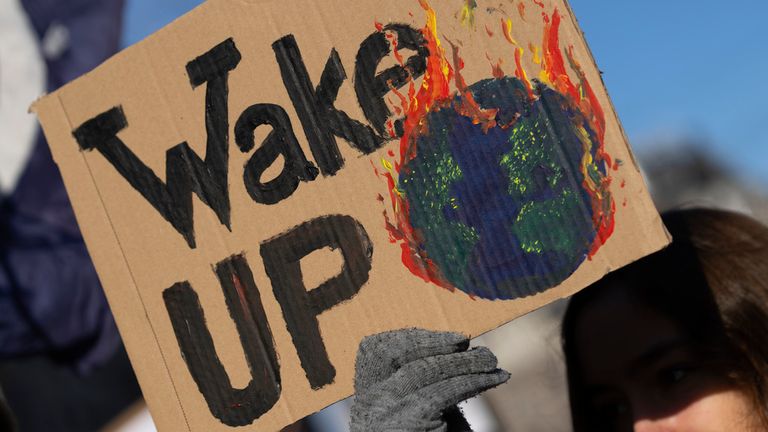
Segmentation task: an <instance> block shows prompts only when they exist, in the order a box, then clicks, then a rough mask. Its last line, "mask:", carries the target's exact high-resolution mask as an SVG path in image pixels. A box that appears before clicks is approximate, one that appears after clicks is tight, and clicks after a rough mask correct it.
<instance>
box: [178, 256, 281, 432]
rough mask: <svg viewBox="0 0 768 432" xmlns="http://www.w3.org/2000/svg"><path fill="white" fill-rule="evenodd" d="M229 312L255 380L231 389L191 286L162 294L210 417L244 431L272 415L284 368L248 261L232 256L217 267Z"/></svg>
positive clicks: (182, 351) (181, 286)
mask: <svg viewBox="0 0 768 432" xmlns="http://www.w3.org/2000/svg"><path fill="white" fill-rule="evenodd" d="M215 271H216V276H218V279H219V282H220V283H221V287H222V289H223V291H224V298H225V300H226V304H227V308H228V309H229V313H230V316H231V317H232V320H233V321H234V322H235V325H236V327H237V331H238V333H239V334H240V342H241V343H242V346H243V350H244V351H245V359H246V362H247V363H248V367H249V368H250V372H251V378H252V379H251V381H250V382H249V383H248V386H246V387H245V388H244V389H235V388H232V385H231V383H230V380H229V376H228V375H227V372H226V370H225V369H224V366H223V365H222V364H221V361H220V360H219V358H218V356H217V355H216V348H215V347H214V344H213V339H212V337H211V333H210V331H208V327H207V325H206V323H205V316H204V314H203V308H202V306H201V305H200V300H199V298H198V296H197V293H195V291H194V290H193V289H192V287H191V286H190V284H189V283H188V282H181V283H177V284H175V285H173V286H172V287H170V288H168V289H166V290H165V291H164V292H163V300H164V301H165V306H166V308H167V310H168V315H169V316H170V319H171V324H172V325H173V330H174V332H175V334H176V339H177V341H178V343H179V348H180V349H181V353H182V357H183V358H184V361H185V362H186V363H187V367H188V368H189V372H190V374H191V375H192V378H193V379H194V381H195V383H196V384H197V388H198V389H199V390H200V393H202V395H203V397H204V398H205V401H206V402H207V404H208V407H209V409H210V410H211V413H212V414H213V415H214V416H215V417H216V418H218V419H219V420H221V421H222V422H223V423H224V424H226V425H228V426H245V425H249V424H251V423H253V421H254V420H256V419H257V418H259V417H260V416H261V415H263V414H264V413H266V412H267V411H269V410H270V409H271V408H272V407H273V406H274V405H275V403H276V402H277V400H278V399H279V398H280V390H281V388H280V366H279V364H278V362H277V355H276V353H275V347H274V341H273V339H272V332H271V330H270V328H269V323H268V322H267V317H266V314H265V312H264V307H263V306H262V304H261V297H260V296H259V291H258V289H257V287H256V283H255V282H254V280H253V274H252V273H251V270H250V268H249V267H248V263H247V261H246V260H245V257H243V256H240V255H238V256H233V257H231V258H229V259H227V260H224V261H222V262H221V263H219V264H218V265H216V268H215Z"/></svg>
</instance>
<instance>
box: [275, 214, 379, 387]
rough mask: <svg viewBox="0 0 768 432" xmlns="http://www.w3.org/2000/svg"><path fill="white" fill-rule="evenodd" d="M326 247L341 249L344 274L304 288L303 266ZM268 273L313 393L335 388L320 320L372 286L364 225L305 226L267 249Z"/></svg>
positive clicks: (339, 219)
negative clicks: (363, 287) (320, 389)
mask: <svg viewBox="0 0 768 432" xmlns="http://www.w3.org/2000/svg"><path fill="white" fill-rule="evenodd" d="M326 247H330V248H331V249H334V250H335V249H337V248H339V249H340V250H341V254H342V256H343V258H344V265H343V267H342V269H341V272H340V273H339V274H338V275H336V276H334V277H332V278H331V279H329V280H327V281H325V282H323V283H322V284H321V285H320V286H318V287H317V288H315V289H312V290H308V289H307V287H306V286H304V281H303V278H302V274H301V260H302V258H304V257H306V256H307V255H309V254H310V253H312V252H314V251H316V250H320V249H323V248H326ZM261 256H262V257H263V259H264V267H265V269H266V271H267V275H268V276H269V278H270V279H271V281H272V289H273V290H274V293H275V297H276V298H277V300H278V302H279V303H280V306H281V308H282V310H283V317H284V318H285V321H286V324H287V327H288V331H289V332H290V333H291V338H292V339H293V344H294V345H295V346H296V350H297V352H298V354H299V360H300V361H301V366H302V368H303V369H304V371H305V373H306V374H307V378H308V379H309V383H310V385H311V386H312V388H313V389H319V388H321V387H323V386H325V385H328V384H330V383H332V382H333V380H334V378H335V376H336V370H335V369H334V367H333V365H332V364H331V362H330V360H329V358H328V352H327V351H326V349H325V344H324V343H323V338H322V335H321V334H320V326H319V324H318V321H317V317H318V316H319V315H320V314H322V313H323V312H325V311H327V310H329V309H331V308H333V307H334V306H337V305H339V304H340V303H342V302H344V301H347V300H349V299H351V298H352V297H354V296H355V294H357V293H358V292H359V291H360V288H362V286H363V285H364V284H365V283H366V282H367V281H368V274H369V272H370V270H371V260H372V256H373V246H372V244H371V240H370V239H369V238H368V235H367V233H366V232H365V229H364V228H363V226H362V225H360V223H359V222H357V221H356V220H355V219H353V218H352V217H350V216H340V215H333V216H325V217H321V218H317V219H313V220H311V221H308V222H305V223H303V224H301V225H299V226H297V227H295V228H293V229H292V230H290V231H288V232H287V233H284V234H281V235H280V236H278V237H276V238H273V239H271V240H268V241H266V242H264V243H263V244H262V246H261Z"/></svg>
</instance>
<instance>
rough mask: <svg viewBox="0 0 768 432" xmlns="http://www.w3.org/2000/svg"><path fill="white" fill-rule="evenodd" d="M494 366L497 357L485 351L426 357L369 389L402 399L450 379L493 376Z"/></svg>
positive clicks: (482, 349) (483, 349)
mask: <svg viewBox="0 0 768 432" xmlns="http://www.w3.org/2000/svg"><path fill="white" fill-rule="evenodd" d="M497 365H498V361H497V360H496V356H494V355H493V353H492V352H491V351H490V350H489V349H488V348H485V347H480V348H476V349H473V350H470V351H463V352H458V353H451V354H444V355H439V356H433V357H427V358H422V359H418V360H414V361H412V362H410V363H408V364H406V365H404V366H402V367H401V368H400V369H398V370H397V372H395V373H394V374H392V376H391V377H390V378H389V379H387V380H385V381H383V382H382V383H381V385H377V386H376V387H372V389H377V390H381V392H382V393H383V392H384V391H387V392H392V394H394V395H395V396H397V397H405V396H406V395H408V394H410V393H413V392H415V391H417V390H419V389H421V388H424V387H427V386H430V385H432V384H435V383H437V382H440V381H444V380H447V379H449V378H453V377H458V376H461V375H471V374H478V373H483V372H493V371H495V370H496V366H497Z"/></svg>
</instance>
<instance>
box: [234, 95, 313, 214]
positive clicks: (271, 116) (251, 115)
mask: <svg viewBox="0 0 768 432" xmlns="http://www.w3.org/2000/svg"><path fill="white" fill-rule="evenodd" d="M261 125H269V126H272V131H271V132H270V133H269V135H267V138H266V139H264V142H263V143H262V145H261V146H260V147H259V148H258V149H256V151H255V152H254V153H253V156H251V158H250V159H249V160H248V162H247V163H246V165H245V172H244V173H243V180H244V182H245V189H246V190H247V191H248V194H249V195H250V196H251V198H253V200H254V201H256V202H258V203H261V204H276V203H278V202H280V201H282V200H284V199H286V198H288V197H289V196H291V194H292V193H293V192H294V191H295V190H296V188H298V187H299V181H312V180H314V179H316V178H317V175H318V174H319V171H318V169H317V168H316V167H315V166H314V165H313V164H312V163H311V162H309V161H307V158H306V156H305V155H304V151H303V150H302V149H301V146H299V142H298V141H297V140H296V135H295V134H294V133H293V127H292V126H291V119H290V118H289V117H288V114H287V113H286V112H285V110H284V109H283V108H282V107H280V106H279V105H272V104H256V105H252V106H250V107H248V108H247V109H246V110H245V111H243V114H242V115H240V118H239V119H238V120H237V124H236V125H235V142H237V146H238V147H239V148H240V150H241V151H242V152H243V153H245V152H248V151H250V150H251V149H252V148H253V147H254V142H253V132H254V130H256V128H257V127H259V126H261ZM280 155H282V156H283V159H284V161H285V164H284V167H283V171H282V172H281V173H280V175H278V176H277V177H276V178H275V179H273V180H271V181H269V182H267V183H262V181H261V176H262V175H263V174H264V171H266V170H267V168H269V167H270V166H272V164H273V163H275V161H276V160H277V158H278V156H280Z"/></svg>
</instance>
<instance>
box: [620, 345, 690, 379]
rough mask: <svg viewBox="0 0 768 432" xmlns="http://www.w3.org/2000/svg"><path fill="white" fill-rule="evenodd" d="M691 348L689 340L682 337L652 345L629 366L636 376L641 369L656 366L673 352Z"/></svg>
mask: <svg viewBox="0 0 768 432" xmlns="http://www.w3.org/2000/svg"><path fill="white" fill-rule="evenodd" d="M690 346H691V342H690V340H689V339H688V338H685V337H680V338H675V339H670V340H665V341H661V342H659V343H656V344H654V345H652V346H651V347H650V348H648V349H647V350H645V351H644V352H643V353H641V354H640V355H638V356H637V357H636V358H635V359H634V360H632V362H631V363H630V366H629V371H630V373H631V374H635V373H637V372H638V371H640V370H641V369H643V368H645V367H648V365H651V364H654V363H656V362H658V361H659V360H661V359H662V358H664V357H665V356H667V355H669V354H670V353H671V352H674V351H678V350H681V349H688V348H690Z"/></svg>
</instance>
